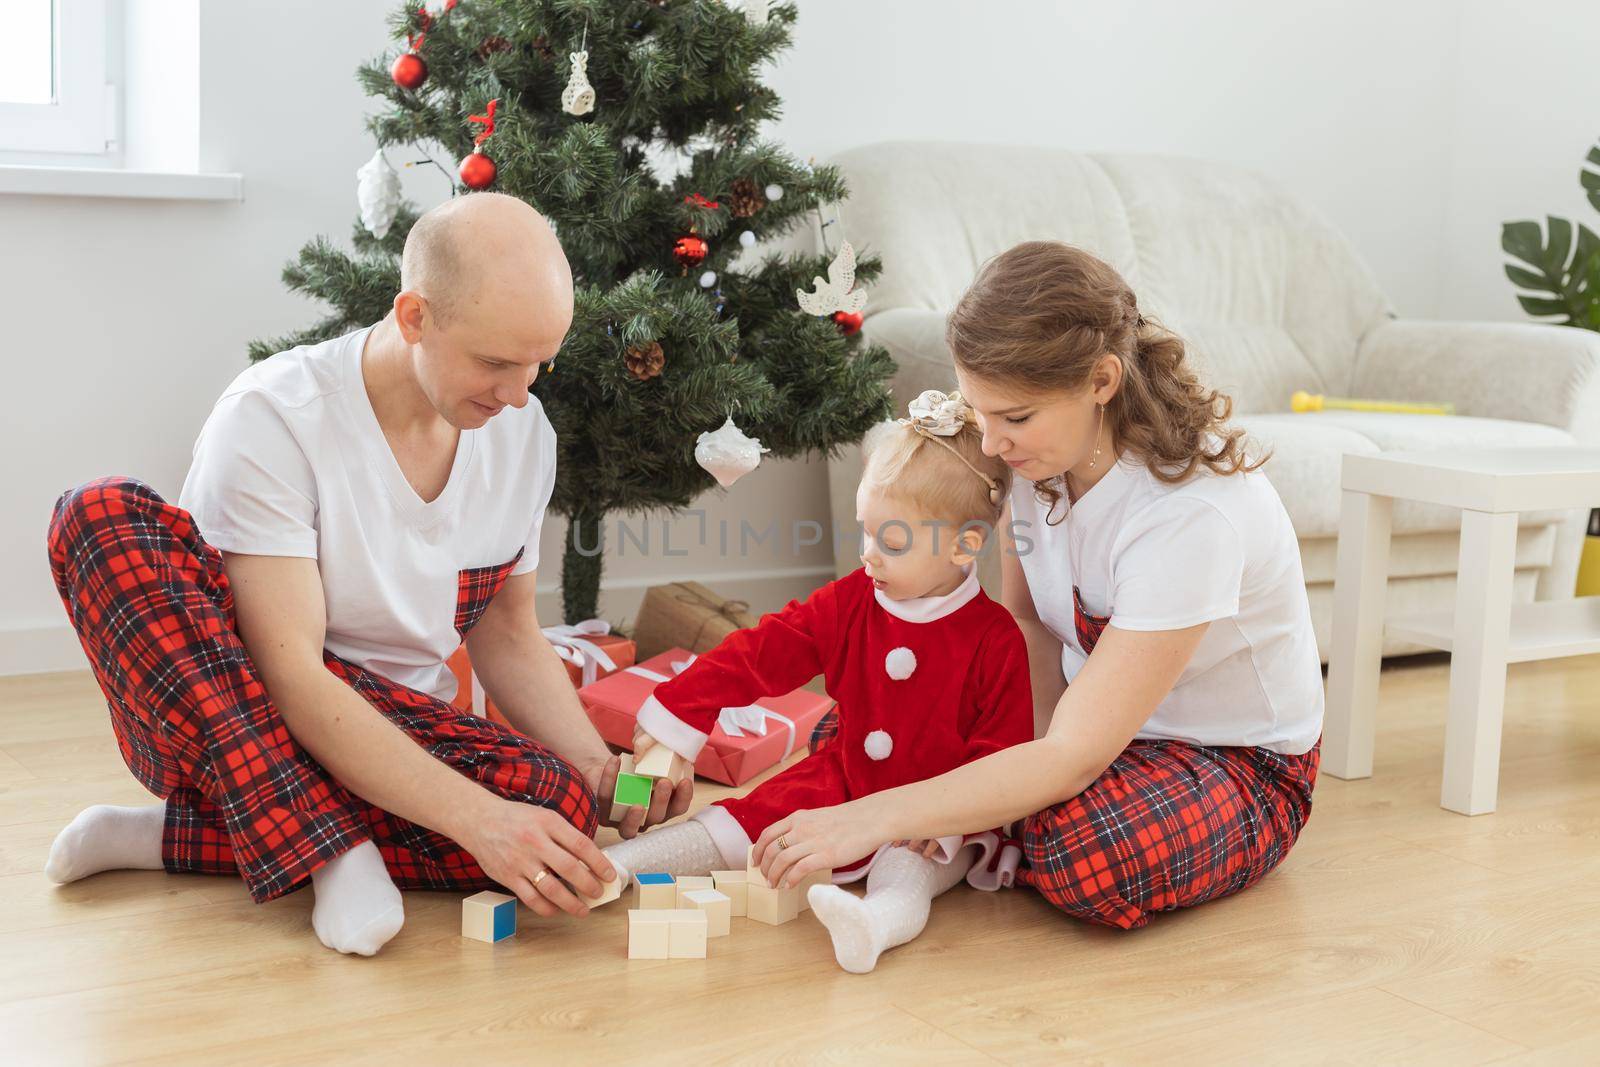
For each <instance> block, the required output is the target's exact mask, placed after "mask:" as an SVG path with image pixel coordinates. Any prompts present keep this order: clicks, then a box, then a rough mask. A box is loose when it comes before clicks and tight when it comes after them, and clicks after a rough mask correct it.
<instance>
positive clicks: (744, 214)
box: [728, 178, 767, 219]
mask: <svg viewBox="0 0 1600 1067" xmlns="http://www.w3.org/2000/svg"><path fill="white" fill-rule="evenodd" d="M766 206H767V198H766V197H764V196H762V195H761V187H760V186H758V185H757V184H756V183H755V182H753V181H751V180H750V179H749V178H735V179H734V181H733V184H732V185H730V186H729V187H728V210H729V211H731V212H732V213H733V217H734V218H736V219H747V218H749V217H750V216H751V215H754V214H755V213H756V212H758V211H760V210H761V209H762V208H764V207H766Z"/></svg>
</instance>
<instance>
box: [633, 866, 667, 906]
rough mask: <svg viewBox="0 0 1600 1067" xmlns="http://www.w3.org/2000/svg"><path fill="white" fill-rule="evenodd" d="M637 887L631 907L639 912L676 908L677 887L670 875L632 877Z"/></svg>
mask: <svg viewBox="0 0 1600 1067" xmlns="http://www.w3.org/2000/svg"><path fill="white" fill-rule="evenodd" d="M633 881H634V884H635V885H636V886H637V887H638V889H637V891H636V892H635V893H634V897H633V900H634V904H633V906H634V907H635V908H637V909H639V910H641V911H650V910H657V909H667V910H670V909H672V908H675V907H677V906H678V885H677V882H676V880H675V879H674V878H673V877H672V875H670V874H639V875H635V876H634V879H633Z"/></svg>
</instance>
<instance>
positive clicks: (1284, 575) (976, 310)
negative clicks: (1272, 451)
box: [756, 241, 1323, 929]
mask: <svg viewBox="0 0 1600 1067" xmlns="http://www.w3.org/2000/svg"><path fill="white" fill-rule="evenodd" d="M947 340H948V341H949V344H950V348H951V351H952V352H953V353H954V356H955V365H956V376H957V378H958V380H959V383H960V388H961V392H962V394H963V395H964V396H965V397H966V399H967V401H968V402H969V403H970V404H971V405H972V406H973V408H974V409H975V411H976V413H977V417H978V421H979V424H980V425H981V427H982V429H983V433H984V437H983V447H984V451H985V452H986V453H988V454H991V455H998V456H1000V457H1001V458H1003V459H1005V461H1006V462H1007V463H1008V464H1010V466H1011V468H1012V470H1013V472H1014V473H1013V480H1012V486H1011V493H1010V498H1009V505H1008V512H1007V515H1006V516H1004V517H1002V520H1001V523H1002V527H1004V528H1005V529H1004V535H1003V536H1002V538H1001V544H1002V547H1004V549H1005V551H1004V553H1003V554H1002V559H1003V567H1002V571H1003V582H1004V585H1003V596H1002V600H1003V602H1004V603H1005V605H1006V606H1007V607H1008V608H1009V609H1010V610H1011V612H1012V614H1013V615H1014V616H1015V617H1016V619H1017V621H1018V622H1019V623H1020V624H1021V626H1022V629H1023V632H1024V634H1025V635H1026V637H1027V642H1028V650H1029V666H1030V670H1031V673H1032V680H1033V689H1034V707H1035V725H1036V734H1037V739H1036V740H1033V741H1030V742H1028V743H1026V744H1022V745H1018V746H1016V747H1014V748H1009V749H1006V750H1004V751H1001V752H997V753H994V754H992V755H989V756H986V757H984V758H983V759H980V760H977V761H975V762H972V763H969V764H966V765H964V766H961V767H958V768H956V769H955V770H953V771H950V772H949V773H946V774H943V775H940V776H939V777H937V778H932V779H929V780H926V781H923V782H918V783H914V784H911V785H906V786H902V787H899V788H897V789H892V790H888V791H885V792H881V793H876V794H873V795H871V796H867V797H863V798H860V799H858V800H855V801H851V802H849V803H846V804H840V805H837V806H834V807H830V808H824V809H817V810H811V811H800V812H797V813H795V814H794V815H792V816H790V817H788V818H787V819H784V820H781V821H779V822H778V823H775V824H773V825H772V826H771V827H770V828H768V829H767V830H766V832H765V833H763V834H762V835H761V838H760V840H759V841H758V842H757V845H756V849H757V856H758V857H759V858H760V862H761V864H762V868H763V870H765V871H766V872H767V874H768V876H769V878H776V879H782V883H783V884H785V885H794V884H797V883H798V882H799V881H800V880H801V879H803V878H804V877H805V876H806V875H807V874H809V873H810V872H811V871H814V870H817V869H820V868H828V867H839V866H843V865H844V864H846V863H848V862H850V861H851V860H853V859H855V858H856V857H858V856H861V855H864V854H866V853H869V852H871V851H872V850H873V849H874V848H876V847H877V846H878V845H880V844H882V843H883V842H885V841H896V840H920V839H930V838H934V837H938V836H940V835H949V834H956V833H968V832H978V831H982V830H984V829H986V828H989V827H994V826H1003V825H1008V824H1011V823H1013V822H1014V821H1016V820H1021V828H1020V839H1021V844H1022V850H1023V855H1024V858H1025V860H1026V863H1027V868H1026V869H1025V870H1024V871H1023V872H1022V875H1021V878H1022V880H1023V881H1024V882H1026V883H1029V884H1032V885H1034V886H1035V887H1036V888H1037V889H1038V890H1039V891H1040V892H1041V893H1043V894H1044V895H1045V897H1046V898H1047V899H1049V900H1050V902H1051V903H1053V904H1054V905H1055V906H1056V907H1058V908H1060V909H1061V910H1063V911H1065V912H1067V913H1068V914H1069V915H1073V916H1075V917H1077V918H1081V919H1086V920H1089V921H1091V922H1096V923H1101V924H1104V925H1107V926H1113V927H1119V928H1122V929H1131V928H1133V927H1137V926H1142V925H1144V924H1145V923H1146V922H1147V921H1149V916H1150V914H1151V913H1152V912H1157V911H1168V910H1171V909H1174V908H1181V907H1187V906H1189V905H1192V904H1198V903H1201V902H1203V901H1206V900H1211V899H1215V898H1216V897H1220V896H1225V895H1227V894H1229V893H1234V892H1237V891H1238V890H1240V889H1244V888H1246V887H1247V886H1249V885H1252V884H1253V883H1255V882H1256V881H1257V880H1259V879H1260V878H1261V877H1262V876H1263V875H1264V874H1266V873H1267V872H1268V871H1270V870H1271V869H1272V868H1273V867H1275V866H1277V864H1278V863H1279V862H1281V861H1282V859H1283V858H1284V856H1285V855H1286V854H1287V853H1288V851H1289V848H1290V847H1291V846H1292V845H1293V843H1294V840H1295V838H1296V836H1297V835H1298V834H1299V832H1300V828H1301V827H1302V826H1303V825H1304V824H1305V821H1306V818H1307V817H1308V816H1309V814H1310V811H1311V791H1312V786H1313V785H1314V783H1315V781H1316V773H1317V761H1318V744H1319V741H1320V735H1321V730H1322V699H1323V697H1322V678H1321V671H1320V666H1319V660H1318V656H1317V647H1316V640H1315V637H1314V636H1313V633H1312V628H1311V615H1310V609H1309V606H1308V603H1307V600H1306V594H1305V581H1304V576H1303V574H1302V572H1301V566H1300V555H1299V547H1298V544H1297V542H1296V539H1295V534H1294V530H1293V528H1292V526H1291V525H1290V522H1289V516H1288V514H1287V513H1286V512H1285V511H1284V509H1283V504H1282V502H1281V501H1280V500H1279V499H1278V495H1277V493H1276V491H1275V490H1274V489H1273V488H1272V486H1271V484H1270V483H1269V482H1268V481H1267V479H1266V477H1265V476H1264V475H1262V474H1261V473H1259V470H1258V468H1259V467H1260V465H1261V462H1262V460H1261V459H1260V458H1252V457H1249V456H1247V455H1246V454H1245V451H1244V434H1243V432H1242V431H1240V430H1237V429H1230V428H1228V427H1227V425H1226V420H1227V418H1228V414H1229V412H1230V409H1231V402H1230V401H1229V400H1228V399H1227V398H1226V397H1223V396H1220V395H1218V394H1217V393H1215V392H1213V391H1209V390H1206V389H1204V388H1202V387H1201V385H1200V383H1199V382H1198V380H1197V378H1196V376H1195V374H1194V372H1193V370H1192V369H1191V368H1190V367H1189V366H1188V365H1187V364H1186V362H1185V359H1184V348H1183V343H1182V342H1181V341H1180V340H1179V339H1178V338H1177V337H1175V336H1173V335H1172V334H1170V333H1168V332H1166V331H1164V330H1163V329H1161V328H1160V327H1158V326H1157V325H1155V324H1154V323H1152V322H1150V321H1148V320H1146V319H1145V317H1144V316H1143V315H1141V314H1140V312H1139V309H1138V304H1137V300H1136V298H1135V296H1134V294H1133V291H1132V290H1131V289H1130V288H1129V287H1128V285H1127V283H1126V282H1124V281H1123V279H1122V278H1121V277H1120V276H1119V275H1118V274H1117V272H1116V271H1115V270H1113V269H1112V268H1111V267H1110V266H1108V265H1107V264H1105V263H1103V262H1102V261H1100V260H1098V259H1096V258H1095V257H1094V256H1091V255H1089V254H1088V253H1086V252H1084V251H1082V250H1081V249H1076V248H1072V247H1069V246H1067V245H1063V244H1059V243H1056V242H1046V241H1033V242H1027V243H1025V244H1021V245H1018V246H1017V247H1015V248H1012V249H1011V250H1009V251H1007V252H1005V253H1003V254H1001V255H1000V256H998V257H996V258H995V259H993V260H991V261H990V262H989V263H988V264H986V265H985V267H984V268H983V270H982V271H981V272H980V273H979V275H978V278H977V279H976V280H975V281H974V282H973V284H972V287H971V288H970V289H969V290H968V291H967V292H966V294H965V295H964V296H963V297H962V299H961V301H960V303H959V304H958V305H957V306H956V309H955V310H954V311H953V312H952V313H951V316H950V320H949V323H948V326H947Z"/></svg>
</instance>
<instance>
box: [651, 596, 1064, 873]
mask: <svg viewBox="0 0 1600 1067" xmlns="http://www.w3.org/2000/svg"><path fill="white" fill-rule="evenodd" d="M818 674H821V675H822V676H823V679H824V681H825V683H826V685H827V691H828V695H829V696H831V697H833V699H834V700H836V701H837V702H838V705H839V707H838V712H839V733H838V736H837V737H835V738H834V739H833V740H832V741H831V742H829V743H828V744H827V745H826V746H825V747H823V748H822V749H821V750H820V751H818V752H814V753H812V754H811V755H810V756H807V757H806V758H805V759H803V760H801V761H800V762H799V763H796V764H795V765H794V766H792V767H790V768H788V769H787V770H784V771H781V772H779V773H778V774H777V775H775V776H774V777H772V778H770V779H768V780H767V781H766V782H763V783H762V784H761V785H759V786H757V787H756V788H755V789H754V790H753V791H751V792H750V794H749V795H747V796H744V797H739V798H733V799H727V800H719V801H717V802H716V803H715V804H713V805H711V806H710V807H709V808H707V809H706V810H705V811H702V812H701V813H700V814H699V815H697V816H695V818H697V819H699V820H700V821H701V822H703V823H704V824H705V826H706V829H707V830H708V831H709V832H710V834H711V837H712V839H713V840H714V841H715V842H716V844H717V847H718V849H719V850H720V851H721V852H722V854H723V855H724V857H733V856H743V855H744V854H745V853H746V851H747V850H748V849H749V847H750V844H751V842H753V841H754V840H755V839H756V838H757V837H759V836H760V835H761V831H762V830H764V829H766V828H767V827H768V826H769V825H771V824H772V823H774V822H776V821H778V820H779V819H781V818H783V817H784V816H786V815H788V814H790V813H791V812H794V811H797V810H799V809H802V808H820V807H827V806H829V805H832V804H840V803H843V802H844V801H847V800H850V799H853V798H855V797H859V796H864V795H866V794H868V793H875V792H877V791H878V790H880V789H890V788H893V787H894V786H898V785H905V784H906V783H908V782H916V781H920V780H922V779H924V778H931V777H934V776H936V775H939V774H943V773H944V772H945V771H948V770H950V769H952V768H953V767H956V766H958V765H960V764H963V763H966V762H968V761H970V760H974V759H977V758H978V757H980V756H984V755H987V754H988V753H990V752H995V751H998V750H999V749H1002V748H1008V747H1010V746H1011V745H1015V744H1020V743H1021V742H1024V741H1028V740H1031V739H1032V738H1033V698H1032V691H1031V687H1030V683H1029V675H1028V653H1027V646H1026V644H1025V643H1024V641H1023V637H1022V631H1021V630H1020V629H1019V628H1018V626H1017V623H1016V620H1014V619H1013V618H1012V617H1011V613H1010V612H1008V611H1006V609H1005V608H1003V607H1001V606H1000V605H999V604H996V603H995V602H994V601H993V600H991V599H990V598H989V597H988V595H987V594H985V593H984V592H983V590H982V589H981V588H979V586H978V577H977V573H976V570H975V569H970V570H969V573H968V574H967V577H966V580H965V581H963V582H962V583H961V585H960V586H959V587H958V588H957V589H956V590H955V591H954V592H951V593H948V594H946V595H944V596H937V597H922V598H920V599H913V600H898V601H897V600H891V599H889V598H888V597H886V596H884V595H883V593H882V592H881V591H879V590H877V589H875V588H874V587H873V584H872V580H871V579H870V578H868V577H867V573H866V570H865V569H864V568H863V569H861V570H857V571H855V572H853V573H852V574H849V575H847V576H846V577H844V578H840V579H839V580H837V581H834V582H830V583H828V584H827V585H825V586H823V587H822V588H820V589H818V590H817V591H816V592H815V593H813V594H811V596H810V597H808V598H807V599H806V600H805V602H804V603H801V602H799V601H793V600H791V601H790V602H789V603H788V604H787V605H786V606H785V607H784V608H783V610H782V611H778V612H775V613H773V614H770V615H766V616H763V617H762V619H761V621H760V623H758V624H757V625H755V626H753V627H750V628H749V629H745V630H738V631H736V632H734V633H732V634H730V635H729V636H728V637H727V638H725V639H724V640H723V642H722V643H721V644H719V645H718V646H717V647H716V648H714V649H712V650H711V651H710V652H707V653H706V654H705V655H703V656H700V657H699V658H698V659H696V660H695V661H694V662H693V663H692V664H690V665H689V667H688V668H687V669H685V670H684V671H683V673H681V674H679V675H678V676H677V677H675V678H672V679H669V680H668V681H666V682H663V683H662V684H661V685H660V686H658V687H657V688H656V690H655V692H654V693H653V694H652V695H651V696H650V697H649V699H647V700H646V701H645V703H644V706H643V707H642V708H641V709H640V711H639V726H640V727H641V728H642V729H643V730H645V731H646V732H647V733H649V734H650V736H652V737H654V738H655V739H656V740H658V741H660V742H661V743H662V744H664V745H666V746H667V747H668V748H671V749H672V750H673V751H675V752H677V753H678V754H679V755H681V756H683V757H684V758H685V759H687V760H689V761H690V762H693V761H694V759H695V757H696V756H698V755H699V754H700V749H701V748H702V747H704V745H705V743H706V739H707V737H708V736H709V734H710V732H711V730H712V729H713V727H714V726H715V724H716V722H717V718H718V715H719V713H720V712H721V710H722V709H723V708H725V707H743V706H745V705H748V704H752V703H755V702H757V701H758V700H759V698H761V697H763V696H777V695H779V694H782V693H787V692H790V691H791V690H793V689H796V688H798V687H799V686H801V685H804V684H805V683H807V682H809V681H810V680H811V679H812V678H815V677H816V676H817V675H818ZM940 840H941V843H942V844H943V845H944V848H943V854H942V857H941V858H943V859H944V860H946V861H948V860H949V859H950V858H952V857H953V856H954V854H955V853H956V851H958V850H959V846H960V845H961V843H962V838H961V837H959V836H955V837H951V838H947V839H946V838H941V839H940ZM971 840H977V841H978V842H979V843H981V844H983V845H984V846H985V851H984V855H983V856H982V858H981V861H980V863H979V864H977V865H975V866H974V868H973V877H970V878H969V881H971V882H972V883H973V884H974V885H980V886H982V887H983V888H994V887H995V885H996V884H999V883H1006V884H1009V882H1010V873H1011V870H1014V869H1015V857H1014V856H1012V857H1010V861H1009V863H1007V862H1006V860H1005V857H1004V856H1003V855H1001V853H1013V852H1014V851H1015V850H1014V849H1004V850H1002V848H1001V841H1000V839H999V837H998V835H996V834H993V833H990V834H984V835H973V837H972V838H971ZM885 847H887V846H885ZM879 851H880V852H881V851H882V849H879ZM876 855H877V854H876V853H875V854H874V855H873V856H872V857H862V858H861V859H860V860H856V861H854V863H853V864H852V865H851V866H850V867H848V868H846V869H844V870H840V871H838V872H836V873H835V876H834V880H835V881H840V882H845V881H851V880H853V879H855V878H859V877H861V876H862V875H863V874H865V873H866V870H867V868H868V867H869V866H870V865H871V864H870V861H871V860H872V859H875V858H876ZM863 861H865V862H863ZM1007 867H1008V868H1009V869H1006V868H1007ZM980 868H982V870H980ZM989 883H994V884H989Z"/></svg>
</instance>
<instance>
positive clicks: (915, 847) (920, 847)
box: [895, 837, 939, 860]
mask: <svg viewBox="0 0 1600 1067" xmlns="http://www.w3.org/2000/svg"><path fill="white" fill-rule="evenodd" d="M895 844H896V845H899V846H900V847H901V848H909V849H910V850H911V851H912V852H915V853H916V854H917V855H919V856H921V857H922V858H923V859H928V860H931V859H933V857H934V856H937V855H938V854H939V841H938V839H937V838H931V837H930V838H928V839H926V840H923V841H896V842H895Z"/></svg>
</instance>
